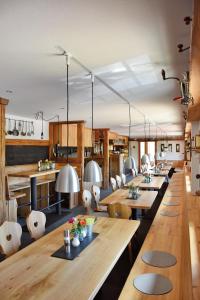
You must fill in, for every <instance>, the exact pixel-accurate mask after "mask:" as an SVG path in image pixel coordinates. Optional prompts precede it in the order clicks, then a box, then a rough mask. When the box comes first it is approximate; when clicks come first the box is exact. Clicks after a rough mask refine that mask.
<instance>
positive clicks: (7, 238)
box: [0, 221, 22, 256]
mask: <svg viewBox="0 0 200 300" xmlns="http://www.w3.org/2000/svg"><path fill="white" fill-rule="evenodd" d="M21 236H22V228H21V226H20V224H18V223H16V222H8V221H5V222H4V223H3V224H2V225H1V226H0V247H1V252H2V253H3V254H5V255H6V256H10V255H11V254H13V253H15V252H17V251H18V249H19V247H20V245H21Z"/></svg>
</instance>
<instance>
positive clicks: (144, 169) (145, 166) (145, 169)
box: [141, 164, 148, 174]
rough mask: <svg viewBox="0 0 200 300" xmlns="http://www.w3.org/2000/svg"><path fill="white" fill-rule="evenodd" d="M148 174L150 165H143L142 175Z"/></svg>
mask: <svg viewBox="0 0 200 300" xmlns="http://www.w3.org/2000/svg"><path fill="white" fill-rule="evenodd" d="M146 172H148V165H147V164H142V165H141V173H142V174H144V173H146Z"/></svg>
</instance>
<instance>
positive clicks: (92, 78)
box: [91, 73, 94, 160]
mask: <svg viewBox="0 0 200 300" xmlns="http://www.w3.org/2000/svg"><path fill="white" fill-rule="evenodd" d="M91 81H92V133H91V138H92V155H91V156H92V160H93V156H94V75H93V74H92V73H91Z"/></svg>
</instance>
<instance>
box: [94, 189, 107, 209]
mask: <svg viewBox="0 0 200 300" xmlns="http://www.w3.org/2000/svg"><path fill="white" fill-rule="evenodd" d="M92 194H93V196H94V200H95V202H96V207H97V209H96V211H104V212H107V207H106V206H102V205H99V201H100V188H99V187H98V186H97V185H93V186H92Z"/></svg>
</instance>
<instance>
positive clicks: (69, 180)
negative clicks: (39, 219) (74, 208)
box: [55, 52, 80, 193]
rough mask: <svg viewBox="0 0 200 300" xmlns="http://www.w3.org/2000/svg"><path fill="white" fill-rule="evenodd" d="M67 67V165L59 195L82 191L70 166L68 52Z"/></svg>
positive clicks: (65, 54) (57, 185) (63, 170)
mask: <svg viewBox="0 0 200 300" xmlns="http://www.w3.org/2000/svg"><path fill="white" fill-rule="evenodd" d="M63 55H64V56H65V57H66V66H67V164H66V165H65V166H64V167H63V168H62V169H61V170H60V172H59V175H58V177H57V181H56V186H55V190H56V192H59V193H76V192H79V191H80V185H79V178H78V175H77V173H76V171H75V169H74V168H73V167H72V166H71V165H70V164H69V149H68V146H69V65H70V56H69V54H67V53H66V52H64V53H63Z"/></svg>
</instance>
